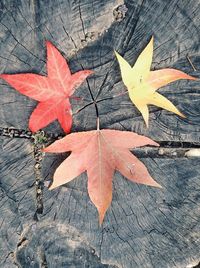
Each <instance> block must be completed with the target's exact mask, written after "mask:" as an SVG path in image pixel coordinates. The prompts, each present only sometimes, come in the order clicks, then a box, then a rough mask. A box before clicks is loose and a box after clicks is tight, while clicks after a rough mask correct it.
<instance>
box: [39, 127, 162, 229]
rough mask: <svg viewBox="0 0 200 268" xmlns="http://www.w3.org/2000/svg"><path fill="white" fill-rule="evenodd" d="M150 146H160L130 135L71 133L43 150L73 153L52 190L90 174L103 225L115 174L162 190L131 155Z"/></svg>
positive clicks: (91, 191)
mask: <svg viewBox="0 0 200 268" xmlns="http://www.w3.org/2000/svg"><path fill="white" fill-rule="evenodd" d="M147 144H148V145H154V146H158V144H157V143H156V142H154V141H152V140H151V139H149V138H147V137H145V136H141V135H138V134H136V133H133V132H129V131H118V130H109V129H103V130H92V131H88V132H79V133H71V134H69V135H67V136H66V137H64V138H62V139H60V140H58V141H56V142H54V143H53V144H51V145H50V146H48V147H47V148H45V149H44V151H45V152H53V153H63V152H68V151H71V152H72V153H71V155H70V156H69V157H68V158H67V159H66V160H64V161H63V162H62V164H61V165H60V166H59V167H58V168H57V170H56V172H55V174H54V180H53V184H52V186H51V187H50V189H53V188H55V187H58V186H60V185H62V184H65V183H67V182H69V181H71V180H73V179H74V178H75V177H77V176H79V175H80V174H81V173H83V172H84V171H87V175H88V193H89V196H90V199H91V201H92V202H93V204H94V205H95V206H96V208H97V210H98V212H99V222H100V224H101V223H102V221H103V218H104V215H105V213H106V211H107V209H108V207H109V206H110V203H111V200H112V177H113V174H114V171H115V170H118V171H119V172H120V173H121V174H122V175H123V176H125V177H126V178H128V179H129V180H131V181H133V182H136V183H142V184H147V185H151V186H156V187H161V186H160V185H159V184H158V183H157V182H156V181H154V180H153V179H152V178H151V176H150V174H149V172H148V170H147V168H146V167H145V165H144V164H143V163H142V162H141V161H139V160H138V158H137V157H135V156H134V155H133V154H132V153H131V152H130V151H129V149H130V148H135V147H139V146H144V145H147Z"/></svg>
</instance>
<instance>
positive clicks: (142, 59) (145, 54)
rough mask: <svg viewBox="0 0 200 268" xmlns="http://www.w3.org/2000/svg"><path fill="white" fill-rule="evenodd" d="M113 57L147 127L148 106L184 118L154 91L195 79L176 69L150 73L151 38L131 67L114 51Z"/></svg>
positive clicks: (172, 105) (171, 104) (169, 102)
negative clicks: (153, 106) (177, 81)
mask: <svg viewBox="0 0 200 268" xmlns="http://www.w3.org/2000/svg"><path fill="white" fill-rule="evenodd" d="M115 55H116V57H117V60H118V62H119V66H120V70H121V75H122V80H123V82H124V84H125V86H126V87H127V89H128V93H129V97H130V99H131V101H132V102H133V103H134V104H135V106H136V107H137V109H138V110H139V111H140V112H141V114H142V116H143V118H144V121H145V123H146V126H147V127H148V121H149V110H148V106H147V105H148V104H150V105H155V106H158V107H160V108H163V109H166V110H168V111H170V112H173V113H175V114H177V115H179V116H181V117H185V116H184V115H183V114H182V113H181V112H180V111H179V110H178V109H177V108H176V107H175V106H174V104H173V103H172V102H171V101H169V100H168V99H167V98H165V97H164V96H162V95H161V94H159V93H158V92H156V90H157V89H158V88H160V87H163V86H165V85H167V84H168V83H171V82H174V81H176V80H179V79H190V80H196V78H194V77H192V76H190V75H187V74H185V73H184V72H181V71H179V70H176V69H162V70H157V71H150V67H151V63H152V57H153V37H152V38H151V40H150V42H149V44H148V45H147V46H146V48H145V49H144V50H143V51H142V53H141V54H140V55H139V57H138V59H137V61H136V63H135V64H134V66H133V67H131V66H130V65H129V63H128V62H127V61H126V60H125V59H124V58H123V57H122V56H121V55H120V54H119V53H117V52H116V51H115Z"/></svg>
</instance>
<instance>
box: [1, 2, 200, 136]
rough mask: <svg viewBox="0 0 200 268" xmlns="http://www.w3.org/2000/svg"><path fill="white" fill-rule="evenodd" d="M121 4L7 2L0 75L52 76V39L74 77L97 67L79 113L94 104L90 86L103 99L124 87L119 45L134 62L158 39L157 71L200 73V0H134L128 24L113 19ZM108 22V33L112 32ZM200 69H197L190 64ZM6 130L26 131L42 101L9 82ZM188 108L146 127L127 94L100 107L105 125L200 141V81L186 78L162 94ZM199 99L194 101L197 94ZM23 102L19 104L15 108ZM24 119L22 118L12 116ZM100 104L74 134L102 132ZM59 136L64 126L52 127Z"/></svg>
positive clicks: (78, 119) (78, 118)
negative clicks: (171, 69) (49, 61)
mask: <svg viewBox="0 0 200 268" xmlns="http://www.w3.org/2000/svg"><path fill="white" fill-rule="evenodd" d="M120 3H122V1H117V0H116V1H103V2H102V1H95V2H94V3H93V4H92V3H91V2H90V1H86V0H85V1H81V2H80V4H79V2H78V1H69V2H68V1H61V0H60V1H37V2H36V1H30V2H29V3H28V2H26V1H22V2H20V1H17V4H16V1H1V10H2V13H1V26H0V27H1V47H0V56H1V61H0V71H1V72H9V73H16V72H23V71H26V72H33V71H34V72H37V73H40V74H45V72H46V70H45V68H46V67H45V62H46V51H45V40H46V39H48V40H50V41H52V42H53V43H54V44H55V45H56V46H57V47H58V48H59V49H60V50H61V51H62V52H63V53H64V55H65V57H66V58H67V59H70V67H71V69H72V71H73V72H75V71H77V70H80V69H82V68H89V69H94V70H95V75H94V77H93V78H92V77H91V78H89V80H88V84H87V83H85V84H84V85H83V86H82V87H81V88H80V89H78V90H77V92H76V95H78V96H79V95H80V96H82V97H84V98H85V99H86V100H85V101H82V102H78V103H77V101H76V107H75V108H74V113H75V112H76V111H77V109H78V108H81V107H83V106H84V105H87V104H88V103H90V102H91V96H90V93H89V91H88V86H90V88H91V91H92V93H93V95H94V97H95V96H96V95H97V94H98V93H99V96H98V98H97V100H100V99H104V98H106V97H109V96H113V95H115V94H116V93H118V92H119V91H120V92H121V91H123V90H125V88H124V86H123V84H122V82H120V81H121V77H120V73H119V68H118V65H117V62H116V60H115V59H114V54H113V49H114V48H115V49H116V50H118V51H119V52H120V53H121V54H123V55H124V56H125V58H126V59H127V60H128V61H129V62H130V63H131V62H132V63H134V61H135V60H136V58H137V57H138V55H139V53H140V52H141V51H142V49H143V48H144V46H145V45H146V44H147V42H148V40H149V38H150V36H151V35H152V34H153V35H154V37H155V49H154V59H153V65H152V68H153V69H159V68H163V67H175V68H179V69H181V70H183V71H186V72H187V73H189V74H191V75H195V76H197V77H198V76H199V71H198V69H199V50H200V46H199V44H200V40H199V39H200V38H199V31H198V27H199V25H200V22H199V12H200V11H199V1H198V0H193V1H174V0H173V1H172V0H171V1H168V2H165V1H163V0H153V1H149V0H148V1H147V0H145V1H130V2H127V3H126V5H127V8H128V11H127V13H126V17H125V19H124V20H122V21H121V22H115V23H114V22H113V20H114V17H113V14H112V12H113V10H114V8H115V7H116V6H117V5H118V4H120ZM105 21H106V25H107V28H108V30H105V27H106V26H105ZM91 32H94V37H93V39H92V40H90V39H89V38H86V39H87V43H86V44H85V42H81V41H82V40H83V39H84V38H85V37H84V35H86V36H87V33H91ZM187 54H188V55H189V57H190V59H191V61H192V62H193V64H194V65H195V66H196V69H197V71H196V72H195V71H194V70H193V68H192V66H191V64H190V63H189V61H188V59H187V57H186V56H187ZM0 89H1V90H0V94H1V95H0V125H1V126H13V127H16V128H24V129H27V126H28V118H29V116H30V113H31V111H32V110H33V108H34V107H35V105H36V103H35V102H34V101H33V100H31V99H29V98H26V97H24V96H22V95H20V94H19V93H17V92H16V91H14V90H13V89H11V88H10V87H9V86H8V85H6V84H5V83H4V82H3V81H1V85H0ZM160 92H162V93H163V94H164V95H165V96H167V97H168V98H169V99H170V100H172V101H173V102H174V104H176V105H177V106H178V107H179V108H180V110H182V111H184V112H185V114H186V116H187V118H186V119H181V118H179V117H177V116H175V115H173V114H172V113H168V112H167V111H163V110H160V109H158V108H155V107H154V108H152V109H151V116H150V128H149V129H148V130H147V129H146V128H145V126H144V122H143V120H142V118H141V115H140V114H139V112H138V111H137V110H136V108H135V107H134V106H133V105H132V103H131V102H130V100H129V99H128V97H126V96H122V97H118V98H115V99H114V100H112V102H111V100H107V101H106V100H105V101H102V102H100V103H98V107H99V111H100V116H101V126H102V127H113V128H118V129H124V128H126V129H129V130H133V131H137V132H139V133H143V134H147V135H149V136H151V137H152V138H154V139H156V140H171V139H173V140H174V139H175V140H185V141H191V140H195V141H199V135H198V133H199V131H200V119H199V118H200V117H199V114H200V108H199V100H200V91H199V82H198V81H195V82H192V81H181V82H176V83H173V84H171V85H169V86H167V87H165V88H163V89H161V90H160ZM194 96H195V97H194ZM16 103H17V105H16ZM14 114H18V115H20V116H13V115H14ZM95 118H96V114H95V109H94V106H93V105H92V106H88V107H87V108H85V109H83V110H82V111H81V112H80V113H78V114H76V115H74V128H73V129H74V130H85V129H91V128H95V125H96V120H95ZM48 129H49V130H50V131H54V132H57V131H60V128H59V126H58V124H56V123H54V124H53V125H52V126H51V127H48Z"/></svg>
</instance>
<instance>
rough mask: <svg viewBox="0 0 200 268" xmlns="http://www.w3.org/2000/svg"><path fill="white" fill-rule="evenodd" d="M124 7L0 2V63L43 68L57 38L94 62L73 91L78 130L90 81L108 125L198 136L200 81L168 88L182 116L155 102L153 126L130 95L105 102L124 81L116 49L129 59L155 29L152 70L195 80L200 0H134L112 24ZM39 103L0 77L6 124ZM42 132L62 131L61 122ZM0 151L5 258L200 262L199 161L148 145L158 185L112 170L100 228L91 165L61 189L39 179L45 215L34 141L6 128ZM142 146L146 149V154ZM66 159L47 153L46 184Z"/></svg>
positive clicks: (46, 262)
mask: <svg viewBox="0 0 200 268" xmlns="http://www.w3.org/2000/svg"><path fill="white" fill-rule="evenodd" d="M121 4H123V1H120V0H109V1H100V0H96V1H88V0H84V1H75V0H74V1H73V0H68V1H62V0H56V1H53V0H51V1H42V0H40V1H31V0H30V1H23V0H22V1H20V0H18V1H14V0H9V1H6V0H2V1H0V37H1V39H0V72H1V73H2V72H6V73H18V72H36V73H40V74H45V73H46V69H45V68H46V66H45V62H46V51H45V40H50V41H52V42H53V43H54V44H55V45H56V46H57V47H58V48H59V49H60V51H61V52H62V53H63V55H64V56H65V57H66V58H67V59H69V63H70V68H71V69H72V71H73V72H75V71H78V70H81V69H82V68H88V69H94V70H95V75H94V76H93V77H91V78H89V79H88V81H87V83H84V84H83V85H82V86H81V87H80V88H79V89H78V90H77V91H76V94H75V95H76V96H81V97H84V101H81V102H80V101H79V102H77V101H75V100H73V107H74V108H73V109H74V110H73V112H74V124H73V131H81V130H89V129H94V128H95V127H96V112H95V107H94V105H89V106H87V105H88V104H89V103H91V102H92V97H91V94H90V92H89V89H90V90H91V92H92V94H93V97H94V98H96V96H98V97H97V101H98V103H97V105H98V109H99V113H100V122H101V127H105V128H115V129H122V130H124V129H127V130H132V131H136V132H138V133H142V134H144V135H148V136H150V137H151V138H153V139H155V140H157V141H159V140H160V141H163V140H164V141H168V140H169V141H188V142H199V141H200V135H199V131H200V106H199V103H200V90H199V81H181V82H176V83H173V84H171V85H169V86H167V87H165V88H163V89H161V90H160V92H161V93H162V94H163V95H165V96H167V97H168V98H169V99H170V100H172V101H173V102H174V104H176V105H177V106H178V107H179V108H180V110H182V111H183V112H185V114H186V115H187V119H184V120H183V119H180V118H178V117H177V116H175V115H173V114H171V113H168V112H167V111H163V110H160V109H159V108H155V107H151V115H150V128H149V129H146V128H145V127H144V122H143V120H142V118H141V115H140V114H139V113H138V111H137V110H136V109H135V108H134V106H133V105H132V104H131V102H130V100H129V98H128V97H127V96H126V95H124V96H121V97H117V98H114V99H107V98H110V97H112V96H114V95H116V94H118V93H119V92H122V91H123V90H125V88H124V86H123V84H122V82H121V77H120V73H119V68H118V65H117V62H116V60H115V58H114V54H113V49H114V48H115V49H116V50H117V51H118V52H120V53H121V54H122V55H124V57H125V58H126V59H127V60H128V61H129V62H130V63H131V62H132V63H134V61H135V60H136V58H137V57H138V55H139V53H140V52H141V51H142V49H143V48H144V47H145V45H146V44H147V42H148V41H149V39H150V36H151V35H152V34H153V35H154V37H155V49H154V58H153V65H152V68H153V69H159V68H164V67H174V68H178V69H180V70H183V71H185V72H187V73H188V74H191V75H194V76H196V77H199V74H200V72H199V68H200V66H199V52H200V36H199V26H200V20H199V14H200V6H199V1H198V0H192V1H188V0H187V1H186V0H179V1H175V0H170V1H164V0H144V1H142V0H141V1H136V0H131V1H128V0H127V1H126V2H125V4H126V7H127V9H128V11H127V12H126V14H125V13H124V14H125V18H124V19H122V20H121V19H117V20H118V21H117V22H116V21H115V20H116V14H117V13H116V12H114V16H113V11H114V10H116V8H117V6H119V5H121ZM124 10H126V9H125V8H124ZM124 12H125V11H124ZM124 14H123V16H124ZM119 18H120V16H119ZM187 55H189V59H190V60H191V61H192V63H193V64H194V66H195V68H196V69H197V71H194V70H193V67H192V65H191V64H190V62H189V61H188V58H187ZM104 99H105V100H104ZM100 100H102V101H100ZM35 105H36V102H34V101H33V100H31V99H29V98H26V97H25V96H22V95H20V94H19V93H18V92H16V91H15V90H13V89H11V87H9V86H8V85H7V84H5V83H4V82H3V81H0V127H10V126H13V127H15V128H23V129H27V126H28V118H29V116H30V114H31V112H32V111H33V108H34V107H35ZM84 106H87V107H85V108H84V109H82V108H83V107H84ZM78 109H82V110H81V111H80V112H78V113H76V111H77V110H78ZM47 130H48V131H49V132H51V133H54V134H59V133H61V132H62V130H61V129H60V126H59V125H58V124H57V123H56V122H55V123H53V124H51V125H50V126H48V127H47ZM0 152H1V154H0V215H1V217H0V253H1V254H0V267H2V268H5V267H6V268H7V267H8V268H12V267H16V266H18V267H23V268H26V267H27V268H28V267H51V268H54V267H113V266H114V265H116V267H120V268H121V267H123V268H124V267H125V268H129V267H136V268H137V267H138V268H140V267H142V268H143V267H144V268H146V267H148V268H152V267H155V268H160V267H163V268H165V267H166V268H175V267H179V268H185V267H187V265H191V266H192V265H193V266H195V265H196V264H197V263H198V262H199V259H200V257H199V252H200V216H199V215H200V213H199V203H200V200H199V197H200V195H199V190H200V189H199V188H200V181H199V180H200V170H199V158H192V159H187V158H174V157H173V158H172V157H171V156H170V155H168V156H169V158H166V157H165V158H162V159H161V158H160V157H159V155H156V153H155V154H153V155H150V156H151V157H152V158H151V157H146V156H145V155H144V154H143V156H144V158H142V161H143V162H144V163H145V164H146V165H147V167H148V169H149V171H150V173H151V175H152V177H154V178H155V180H157V181H158V182H159V183H160V184H161V185H162V186H163V189H162V190H158V189H154V188H151V187H147V186H142V185H136V184H133V183H131V182H129V181H127V180H126V179H124V178H122V176H121V175H120V174H118V173H117V174H115V178H114V183H113V202H112V206H111V207H110V209H109V210H108V212H107V215H106V218H105V221H104V223H103V226H102V227H101V228H100V227H99V226H98V219H97V211H96V209H95V207H94V206H93V205H92V203H91V201H90V200H89V198H88V194H87V185H86V184H87V180H86V175H85V174H84V175H82V176H80V177H79V178H77V179H76V180H74V181H73V182H71V183H69V184H67V185H65V186H63V187H60V188H59V189H56V190H54V191H49V190H48V189H47V188H46V187H44V189H42V193H43V195H42V203H43V206H44V210H43V213H42V214H38V213H36V209H37V201H36V190H35V188H36V187H35V185H34V183H35V175H34V165H35V159H34V155H33V143H32V142H31V140H25V139H16V138H14V139H12V138H11V139H8V138H6V137H3V138H2V137H1V138H0ZM138 152H139V155H140V156H142V152H143V151H142V150H139V151H138ZM148 156H149V155H148ZM64 157H66V155H62V156H60V155H51V156H50V155H47V156H45V157H44V159H43V162H42V179H43V181H42V183H43V182H45V184H46V183H47V182H48V180H50V179H52V175H53V173H54V171H55V168H56V167H57V166H58V165H59V163H60V162H61V161H62V159H63V158H64Z"/></svg>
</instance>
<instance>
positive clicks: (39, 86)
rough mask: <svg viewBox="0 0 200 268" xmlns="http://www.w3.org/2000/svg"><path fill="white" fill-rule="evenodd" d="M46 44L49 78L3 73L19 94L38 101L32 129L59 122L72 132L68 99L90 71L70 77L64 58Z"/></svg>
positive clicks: (31, 121)
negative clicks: (55, 121)
mask: <svg viewBox="0 0 200 268" xmlns="http://www.w3.org/2000/svg"><path fill="white" fill-rule="evenodd" d="M46 45H47V76H42V75H38V74H32V73H24V74H1V75H0V78H3V79H4V80H5V81H6V82H7V83H9V84H10V85H11V86H12V87H14V88H15V89H16V90H17V91H19V92H20V93H22V94H24V95H26V96H28V97H30V98H32V99H34V100H37V101H39V104H38V105H37V107H36V108H35V110H34V111H33V113H32V114H31V116H30V119H29V128H30V130H31V131H33V132H36V131H38V130H39V129H41V128H43V127H45V126H47V125H48V124H50V123H51V122H52V121H54V120H56V119H58V121H59V122H60V124H61V126H62V128H63V129H64V131H65V132H66V133H69V132H70V130H71V126H72V110H71V105H70V101H69V98H70V96H71V95H72V94H73V93H74V91H75V89H76V88H77V87H78V86H79V85H80V84H82V83H83V81H84V80H85V79H86V78H87V76H88V75H90V74H91V73H93V72H92V71H90V70H83V71H79V72H77V73H74V74H71V71H70V69H69V66H68V64H67V62H66V60H65V58H64V57H63V56H62V55H61V54H60V52H59V51H58V50H57V49H56V47H54V46H53V45H52V44H51V43H50V42H49V41H47V42H46Z"/></svg>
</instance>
